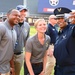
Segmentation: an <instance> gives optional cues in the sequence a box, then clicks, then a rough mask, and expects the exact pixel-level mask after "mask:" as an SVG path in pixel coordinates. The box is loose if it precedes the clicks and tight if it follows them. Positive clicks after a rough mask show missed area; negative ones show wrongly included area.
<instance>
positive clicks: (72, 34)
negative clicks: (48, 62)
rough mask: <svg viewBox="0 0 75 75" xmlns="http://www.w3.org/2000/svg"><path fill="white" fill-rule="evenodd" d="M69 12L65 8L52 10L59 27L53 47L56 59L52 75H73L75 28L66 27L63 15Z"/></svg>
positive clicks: (74, 74)
mask: <svg viewBox="0 0 75 75" xmlns="http://www.w3.org/2000/svg"><path fill="white" fill-rule="evenodd" d="M70 12H71V10H70V9H68V8H65V7H58V8H56V9H55V10H54V14H55V15H56V17H57V24H58V25H59V27H60V31H59V33H58V37H57V40H56V43H55V45H54V57H55V58H56V65H55V72H54V75H75V26H74V25H68V23H67V22H66V20H65V16H64V14H65V13H70Z"/></svg>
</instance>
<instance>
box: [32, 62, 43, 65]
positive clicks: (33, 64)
mask: <svg viewBox="0 0 75 75" xmlns="http://www.w3.org/2000/svg"><path fill="white" fill-rule="evenodd" d="M40 64H43V62H39V63H32V65H40Z"/></svg>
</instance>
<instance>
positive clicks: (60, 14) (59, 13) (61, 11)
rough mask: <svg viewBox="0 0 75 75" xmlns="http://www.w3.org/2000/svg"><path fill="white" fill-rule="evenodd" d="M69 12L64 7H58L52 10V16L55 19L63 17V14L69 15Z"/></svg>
mask: <svg viewBox="0 0 75 75" xmlns="http://www.w3.org/2000/svg"><path fill="white" fill-rule="evenodd" d="M70 12H71V10H70V9H68V8H65V7H58V8H56V9H55V10H54V15H56V17H57V18H59V17H64V15H65V13H70Z"/></svg>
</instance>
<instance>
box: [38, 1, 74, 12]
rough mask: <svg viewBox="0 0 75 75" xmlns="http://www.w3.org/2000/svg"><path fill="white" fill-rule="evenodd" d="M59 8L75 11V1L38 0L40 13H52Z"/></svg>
mask: <svg viewBox="0 0 75 75" xmlns="http://www.w3.org/2000/svg"><path fill="white" fill-rule="evenodd" d="M57 7H66V8H69V9H71V10H72V11H75V0H38V13H52V12H53V11H54V9H55V8H57Z"/></svg>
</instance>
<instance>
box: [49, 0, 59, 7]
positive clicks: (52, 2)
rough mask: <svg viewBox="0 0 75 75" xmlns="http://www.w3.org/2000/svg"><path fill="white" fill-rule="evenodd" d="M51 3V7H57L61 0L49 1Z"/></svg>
mask: <svg viewBox="0 0 75 75" xmlns="http://www.w3.org/2000/svg"><path fill="white" fill-rule="evenodd" d="M49 3H50V5H51V6H57V5H58V3H59V0H49Z"/></svg>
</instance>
